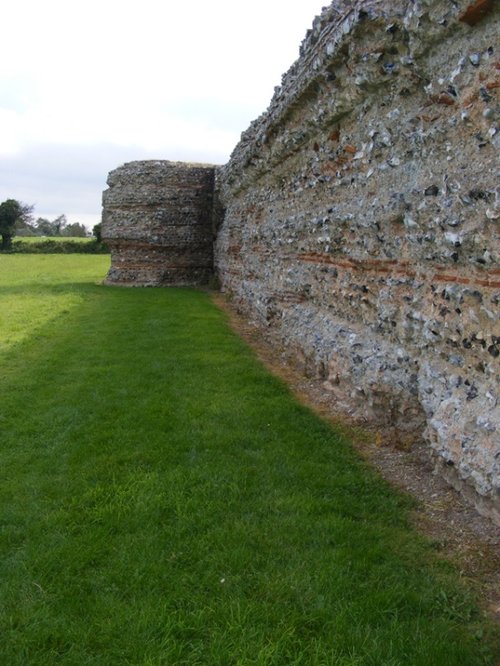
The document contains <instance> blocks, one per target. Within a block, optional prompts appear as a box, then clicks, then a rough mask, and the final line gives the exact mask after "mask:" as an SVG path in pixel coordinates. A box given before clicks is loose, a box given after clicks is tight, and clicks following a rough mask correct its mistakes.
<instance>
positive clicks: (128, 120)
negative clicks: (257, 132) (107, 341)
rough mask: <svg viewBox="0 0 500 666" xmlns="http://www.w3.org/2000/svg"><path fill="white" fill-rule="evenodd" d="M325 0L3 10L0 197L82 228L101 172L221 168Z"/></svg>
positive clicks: (102, 179) (95, 211)
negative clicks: (152, 165) (142, 167)
mask: <svg viewBox="0 0 500 666" xmlns="http://www.w3.org/2000/svg"><path fill="white" fill-rule="evenodd" d="M325 4H328V0H251V2H250V1H246V2H243V1H242V0H210V1H208V0H176V1H175V2H174V1H172V0H141V1H140V2H135V3H131V2H129V1H128V0H86V1H85V2H78V3H77V2H68V0H44V1H43V2H40V0H16V2H9V3H5V6H4V7H2V25H3V29H2V38H1V40H0V202H1V201H4V200H5V199H10V198H12V199H17V200H19V201H21V202H22V203H23V204H29V205H33V206H34V216H35V218H36V217H46V218H48V219H54V218H55V217H57V216H59V215H61V214H63V213H64V214H65V215H66V216H67V218H68V221H69V222H80V223H83V224H85V225H86V226H87V227H88V228H90V229H91V228H92V226H93V225H94V224H96V223H97V222H99V221H100V215H101V195H102V191H103V190H104V189H106V178H107V174H108V172H109V171H111V170H112V169H114V168H116V167H118V166H120V165H121V164H123V163H124V162H129V161H132V160H141V159H168V160H186V161H196V162H209V163H213V164H224V163H225V162H226V161H227V160H228V158H229V155H230V153H231V151H232V150H233V148H234V147H235V145H236V143H237V142H238V140H239V137H240V134H241V132H243V131H244V130H245V129H246V128H247V127H248V125H249V124H250V122H251V121H252V120H254V119H255V118H257V117H258V116H259V115H260V114H261V113H262V112H263V111H265V109H266V108H267V107H268V105H269V102H270V101H271V97H272V95H273V92H274V87H275V86H278V85H279V84H280V82H281V75H282V74H283V73H284V72H285V71H286V70H288V69H289V67H290V66H291V65H292V63H293V62H294V61H295V60H296V59H297V57H298V52H299V46H300V43H301V41H302V39H303V38H304V36H305V33H306V31H307V29H308V28H310V27H311V25H312V21H313V19H314V16H315V15H317V14H319V13H320V12H321V8H322V7H323V6H324V5H325Z"/></svg>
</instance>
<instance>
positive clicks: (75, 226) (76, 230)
mask: <svg viewBox="0 0 500 666" xmlns="http://www.w3.org/2000/svg"><path fill="white" fill-rule="evenodd" d="M61 236H66V237H70V238H85V237H86V236H87V229H86V228H85V226H84V225H83V224H80V222H71V223H70V224H67V225H66V226H65V227H64V229H63V230H62V232H61Z"/></svg>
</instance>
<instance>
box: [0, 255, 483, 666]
mask: <svg viewBox="0 0 500 666" xmlns="http://www.w3.org/2000/svg"><path fill="white" fill-rule="evenodd" d="M37 262H39V263H37ZM68 262H72V263H68ZM105 268H106V258H105V257H100V256H82V257H77V258H75V257H66V256H52V257H39V256H5V257H0V273H1V276H0V286H1V294H2V296H1V298H2V305H1V308H2V315H5V310H6V308H7V309H9V308H11V307H12V306H13V303H15V302H17V301H18V300H20V302H24V303H25V304H26V305H27V306H28V304H29V308H30V311H31V312H32V313H33V319H31V317H30V316H26V315H23V313H22V308H21V307H20V308H19V309H18V310H17V311H16V315H15V318H17V319H18V324H17V325H13V324H12V323H11V319H10V318H9V319H7V318H6V317H5V316H3V317H2V322H1V325H2V328H5V326H6V325H7V326H8V327H10V329H9V330H10V333H9V336H10V340H11V341H10V343H9V345H8V346H5V345H4V348H3V349H2V351H1V352H0V362H1V367H2V375H1V379H0V427H1V444H0V475H1V485H0V507H1V513H0V553H1V555H0V634H1V637H2V638H1V640H0V663H2V664H8V665H9V666H17V665H19V666H21V665H22V666H25V665H33V666H34V665H36V666H38V665H40V666H42V665H45V664H50V665H52V664H65V665H71V666H73V665H83V664H85V665H87V664H88V665H90V664H92V665H96V664H98V665H102V666H111V665H115V664H116V665H120V666H122V665H130V666H132V665H139V664H140V665H145V666H146V665H147V666H153V665H154V666H157V665H158V666H159V665H171V664H172V665H173V664H175V665H176V664H189V665H202V664H203V665H206V664H210V665H214V666H215V665H233V664H234V665H239V666H246V665H250V664H255V665H259V666H264V665H266V666H267V665H271V664H272V665H289V664H290V665H306V666H308V665H317V666H320V665H321V666H323V665H332V666H333V665H342V666H344V665H345V666H347V665H349V666H354V665H360V664H362V665H365V664H366V665H383V666H396V665H400V664H401V665H404V666H409V665H411V666H420V665H421V666H446V665H450V666H452V665H458V664H460V665H467V664H469V665H472V664H474V665H476V664H493V663H494V650H495V647H494V642H493V634H492V633H489V632H490V628H489V627H488V625H487V623H486V621H485V620H484V619H483V618H482V617H481V616H480V614H479V613H478V611H477V609H476V608H475V605H474V601H473V598H472V595H471V593H470V592H469V591H468V590H467V589H465V588H463V587H462V586H461V585H460V582H459V580H458V577H457V573H456V572H454V571H453V570H452V568H451V567H450V566H448V565H447V564H446V563H445V562H443V561H440V560H438V559H437V558H436V556H435V554H434V552H433V550H432V548H431V547H430V546H429V545H428V544H427V543H426V542H425V541H424V540H423V539H422V538H421V537H419V536H418V535H417V534H416V533H415V532H414V531H412V530H411V529H410V528H409V526H408V520H407V513H408V509H409V500H407V499H406V498H404V497H402V496H400V495H398V494H396V493H395V492H394V491H393V490H391V489H390V488H389V487H388V485H387V484H386V483H384V482H383V481H382V480H380V479H379V478H378V477H377V476H376V474H375V473H373V472H372V471H370V470H369V469H368V468H367V467H366V465H365V464H364V463H363V462H361V461H360V460H359V458H358V457H357V455H356V454H355V453H354V452H353V450H352V449H351V447H350V445H349V443H348V442H347V441H345V439H344V438H343V437H342V436H341V435H340V434H338V433H337V432H336V431H335V430H334V429H332V428H331V427H330V426H329V425H327V424H325V423H324V422H322V421H320V420H319V419H318V418H316V417H315V416H314V415H313V414H312V413H311V412H310V411H308V410H307V409H306V408H304V407H302V406H301V405H299V404H297V402H295V401H294V400H293V399H292V398H291V397H290V395H289V393H288V391H287V390H286V388H285V387H284V386H283V384H281V383H280V382H279V381H278V380H277V379H275V378H273V377H271V376H270V375H269V374H268V373H267V372H266V371H265V369H263V368H262V367H261V366H260V365H259V363H258V362H257V361H256V360H255V358H254V356H253V354H252V353H251V352H250V351H249V350H248V348H247V347H246V346H245V345H244V344H243V343H242V342H241V341H240V340H239V339H238V338H236V337H235V336H234V335H233V334H232V333H231V332H230V330H229V328H228V327H227V325H226V320H225V316H224V315H223V314H222V313H221V312H219V311H218V310H217V309H215V308H214V306H213V305H212V304H211V302H210V300H209V298H208V297H207V295H206V294H203V293H200V292H196V291H192V290H175V289H168V290H167V289H147V290H133V289H131V290H124V289H116V288H112V287H103V286H99V285H97V284H95V283H96V282H97V281H98V279H99V278H100V277H102V276H103V275H104V273H105ZM23 299H24V301H23ZM46 303H48V304H49V306H48V307H47V309H46V306H45V304H46ZM6 322H8V323H7V324H6ZM21 329H24V332H21ZM12 331H14V333H13V332H12ZM2 339H3V334H2Z"/></svg>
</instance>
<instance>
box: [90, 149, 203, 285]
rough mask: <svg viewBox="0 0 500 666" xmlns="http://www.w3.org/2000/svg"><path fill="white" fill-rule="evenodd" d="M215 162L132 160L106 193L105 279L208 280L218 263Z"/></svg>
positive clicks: (195, 282)
mask: <svg viewBox="0 0 500 666" xmlns="http://www.w3.org/2000/svg"><path fill="white" fill-rule="evenodd" d="M214 171H215V169H214V167H213V166H211V165H206V164H184V163H181V162H169V161H166V160H165V161H158V160H150V161H141V162H129V163H127V164H124V165H123V166H121V167H119V168H118V169H115V170H114V171H112V172H111V173H110V174H109V176H108V185H109V189H107V190H106V191H105V192H104V194H103V220H102V222H103V223H102V235H103V240H104V241H105V242H106V244H107V245H108V246H109V247H110V249H111V268H110V271H109V273H108V276H107V279H106V282H107V283H108V284H119V285H126V286H155V285H177V286H183V285H201V284H206V283H207V282H208V280H209V278H210V277H211V275H212V268H213V233H212V198H213V187H214Z"/></svg>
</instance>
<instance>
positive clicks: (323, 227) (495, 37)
mask: <svg viewBox="0 0 500 666" xmlns="http://www.w3.org/2000/svg"><path fill="white" fill-rule="evenodd" d="M499 33H500V7H499V4H498V3H497V2H495V1H494V0H454V1H452V0H419V1H410V0H395V1H392V0H391V1H389V0H378V1H376V0H372V1H370V0H365V1H364V2H362V1H358V2H356V1H351V2H349V1H348V0H337V1H336V2H333V3H332V5H330V6H329V7H327V8H326V9H325V10H324V11H323V13H322V15H321V16H319V17H317V18H316V19H315V21H314V24H313V27H312V29H311V30H310V31H309V32H308V34H307V36H306V39H305V40H304V42H303V44H302V46H301V50H300V57H299V59H298V60H297V61H296V62H295V63H294V64H293V65H292V67H291V69H290V70H289V71H288V72H287V73H286V74H285V75H284V76H283V79H282V84H281V86H279V87H278V88H276V90H275V94H274V97H273V99H272V101H271V103H270V106H269V108H268V110H267V111H266V112H265V113H264V114H263V115H262V116H261V117H260V118H258V119H257V120H256V121H254V122H253V123H252V124H251V126H250V128H249V129H248V130H247V131H245V132H244V133H243V134H242V137H241V141H240V142H239V144H238V145H237V146H236V148H235V149H234V151H233V153H232V156H231V158H230V161H229V162H228V163H227V164H226V165H225V166H223V167H221V168H218V169H217V170H216V174H215V183H216V184H215V191H214V201H215V203H216V206H215V207H214V206H213V201H212V194H211V192H208V188H207V190H206V191H205V195H204V197H205V199H204V200H203V202H202V201H201V199H200V202H199V203H200V205H201V208H203V207H204V206H211V208H210V211H208V209H207V210H205V213H203V214H201V213H200V215H201V217H203V216H205V217H203V219H204V220H205V221H207V220H208V219H209V218H210V224H211V225H212V232H213V233H214V234H216V237H215V243H214V267H215V271H216V274H217V277H218V279H219V281H220V284H221V289H222V291H223V292H225V293H226V294H228V295H229V296H230V297H231V299H232V300H233V302H234V303H235V304H236V305H237V307H238V308H239V309H240V310H241V311H243V312H245V313H246V314H247V316H248V317H249V318H251V319H252V320H253V321H254V322H256V323H257V325H258V326H260V327H261V328H262V330H263V331H265V332H266V335H267V336H268V338H269V339H271V340H272V341H273V343H274V344H275V345H276V348H277V349H278V348H279V350H280V353H282V354H283V355H284V356H286V357H287V358H289V359H290V360H291V362H294V363H299V364H300V365H301V367H302V368H303V369H304V371H305V372H307V373H309V374H310V375H312V376H315V377H318V378H321V379H322V381H323V384H322V385H323V387H324V392H325V395H327V396H328V397H329V403H330V404H331V409H332V411H333V412H336V413H339V414H343V415H345V416H347V417H349V418H351V419H353V420H356V421H358V422H361V423H364V424H369V425H375V426H377V427H380V428H381V429H382V430H386V431H388V432H389V431H390V432H391V433H392V436H393V437H397V438H399V439H400V440H401V441H404V442H407V443H409V444H411V442H412V441H421V440H424V441H425V442H427V444H428V447H429V451H430V452H431V453H432V457H433V460H434V463H435V465H436V467H437V468H438V469H439V471H440V473H441V474H442V475H443V476H444V477H445V478H446V479H447V480H448V481H449V482H450V483H452V484H453V485H454V486H455V487H456V488H457V489H459V490H461V492H463V493H464V494H465V495H466V496H468V497H470V499H472V500H473V501H474V503H475V504H476V506H477V507H478V509H479V510H480V511H481V512H482V513H484V514H487V515H489V516H491V517H492V518H493V519H494V520H496V521H497V522H499V523H500V502H499V492H500V484H499V476H498V473H499V465H500V405H499V398H498V386H499V366H500V359H499V353H500V325H499V300H500V267H499V261H498V260H499V241H498V236H499V226H500V187H499V178H498V176H499V163H498V155H499V151H498V149H499V145H500V133H499V127H498V125H499V119H500V102H499V91H500V39H499ZM141 164H149V165H150V167H151V169H152V173H154V172H155V170H156V167H154V166H153V164H152V163H132V165H128V166H127V165H125V167H122V169H125V170H127V168H128V169H129V171H130V169H132V171H133V170H134V169H138V170H139V171H140V169H141V167H140V165H141ZM154 164H158V165H160V164H163V165H165V164H171V163H154ZM133 165H136V166H133ZM148 168H149V167H148ZM158 168H160V167H158ZM161 168H166V167H165V166H163V167H161ZM132 171H131V172H130V173H129V174H128V175H127V178H128V177H129V176H130V180H129V181H127V183H125V184H124V185H121V184H118V181H119V177H120V178H121V175H120V169H118V170H117V171H115V172H112V174H111V176H110V178H111V180H110V190H108V194H107V195H105V202H104V233H103V235H104V237H105V238H106V240H107V242H110V241H111V246H112V251H114V259H113V266H112V269H111V272H110V276H109V281H110V282H116V281H118V282H124V281H125V282H126V281H127V279H123V276H127V275H130V273H129V272H128V271H129V270H130V267H131V266H133V265H135V264H137V266H138V267H140V266H142V267H143V268H144V271H145V272H143V273H141V271H142V270H143V268H138V269H137V270H136V272H135V277H134V279H133V280H132V282H133V283H136V284H141V283H144V284H175V283H176V277H175V270H173V272H170V273H168V278H167V279H163V278H162V279H160V280H158V279H157V278H155V279H154V280H150V279H149V278H147V275H148V270H147V269H146V268H145V266H146V264H147V263H148V262H149V261H150V259H149V258H148V259H147V260H146V259H145V257H146V256H148V257H150V256H151V255H150V254H148V253H150V252H151V250H150V249H149V248H150V247H152V248H158V246H162V247H165V244H166V245H168V244H169V243H170V244H171V246H172V247H173V245H175V244H176V243H177V240H176V239H177V236H176V235H175V233H176V232H175V233H173V231H174V228H175V226H176V225H175V224H174V225H173V226H171V227H170V228H168V223H167V225H166V226H163V223H162V222H161V221H160V217H155V215H156V213H155V212H154V211H155V207H156V206H159V209H160V210H165V208H164V207H162V206H163V203H161V202H162V201H163V200H162V199H161V197H162V195H161V192H162V191H163V190H162V187H163V186H162V185H161V182H160V180H158V197H159V200H161V201H159V202H157V203H155V202H153V203H151V205H148V206H144V205H143V204H144V197H143V195H142V194H140V193H141V191H142V187H143V182H144V181H143V180H141V179H140V178H137V179H135V181H134V178H133V173H132ZM121 173H122V174H123V173H124V172H123V171H122V172H121ZM206 175H207V179H208V172H207V174H206ZM154 178H156V176H154ZM211 178H213V172H212V176H211ZM117 179H118V180H117ZM134 182H135V184H134ZM207 183H208V180H207ZM155 187H156V185H155ZM169 187H170V186H169ZM172 187H173V189H172V190H168V188H167V191H170V193H171V194H172V192H173V190H175V189H176V188H178V189H179V191H181V190H182V187H183V185H182V176H179V180H178V182H177V185H176V184H175V183H174V184H173V186H172ZM120 188H123V189H122V190H121V189H120ZM146 189H147V188H146ZM122 191H123V192H126V193H127V195H126V196H127V197H129V199H130V202H129V200H128V199H127V202H126V205H125V206H124V205H123V202H124V199H123V197H122V194H121V192H122ZM169 196H170V195H169ZM200 196H201V195H200ZM106 197H107V198H106ZM141 197H142V199H141V202H142V203H139V204H138V207H137V208H134V206H135V204H136V200H137V199H140V198H141ZM160 204H161V205H160ZM169 206H170V204H169ZM127 207H129V208H127ZM125 208H127V210H130V211H133V212H134V215H136V213H137V215H136V216H135V217H134V216H132V217H130V220H135V221H134V222H127V223H126V224H125V227H126V228H127V229H129V231H126V232H125V231H123V229H122V227H123V220H124V219H126V218H124V217H123V216H122V217H120V215H121V213H120V211H121V210H122V209H123V210H124V209H125ZM169 210H170V211H171V214H172V219H173V218H174V217H175V214H176V213H175V210H176V204H175V202H174V203H172V205H171V207H170V208H169ZM214 210H215V211H217V213H214ZM146 212H147V215H146V217H143V216H144V215H145V213H146ZM186 213H187V217H186V218H184V219H186V220H187V218H189V219H190V220H191V218H190V217H189V213H188V210H187V208H186ZM169 215H170V213H168V215H166V217H165V218H162V219H171V218H170V217H169ZM148 216H149V217H148ZM151 216H152V217H151ZM207 216H208V217H207ZM153 218H154V219H155V220H156V222H155V223H153V222H152V221H151V220H152V219H153ZM144 219H147V220H149V221H148V222H147V224H144V225H143V222H142V221H141V220H144ZM192 219H193V220H195V219H198V218H197V217H196V216H194V217H193V218H192ZM207 224H208V223H207ZM141 225H143V226H144V228H143V230H142V231H140V232H137V234H136V235H134V234H135V232H134V234H131V232H130V229H133V228H135V229H139V228H140V227H141ZM189 225H190V222H186V229H187V228H188V227H189ZM181 226H182V225H181ZM194 226H196V224H195V225H194ZM205 228H207V227H205ZM153 230H154V233H153ZM183 233H184V232H183ZM189 233H191V232H189ZM189 233H187V236H186V242H184V241H182V243H181V244H180V245H179V246H178V247H179V248H181V250H179V251H178V252H177V251H175V252H174V254H177V255H178V256H183V253H184V251H185V252H188V251H189V247H190V242H189V238H188V236H189ZM181 235H182V234H181ZM157 237H158V238H159V237H161V238H162V239H163V240H162V241H161V242H160V243H157V241H156V240H155V238H157ZM197 238H198V237H197ZM125 239H126V241H127V242H126V243H124V242H123V241H124V240H125ZM204 239H205V240H204V241H203V243H202V245H203V247H205V248H207V254H206V255H204V256H205V259H207V257H208V254H209V252H208V232H207V235H206V236H204ZM205 241H206V244H204V243H205ZM195 245H196V243H194V245H193V247H194V246H195ZM210 247H211V241H210ZM136 248H137V249H136ZM161 253H163V250H161V252H160V255H159V256H158V260H157V261H156V259H154V261H153V263H154V265H155V271H156V273H155V275H160V274H161V270H162V265H163V261H164V260H165V256H166V255H163V259H162V256H161ZM139 256H140V257H142V259H140V261H139V260H137V261H136V258H138V257H139ZM120 257H123V265H120V261H121V260H122V259H120ZM168 261H170V259H169V260H168ZM165 266H166V268H165V270H167V271H168V270H170V267H173V266H174V265H173V264H172V263H171V264H168V263H166V264H165ZM204 266H205V268H206V269H207V271H208V272H209V270H208V265H205V264H204ZM134 270H135V269H134ZM208 272H207V273H203V276H204V277H206V276H207V275H208ZM200 275H201V274H200ZM183 276H184V274H183V273H182V271H181V272H180V273H179V274H178V279H177V283H179V284H185V283H186V282H188V280H187V279H184V277H183ZM129 282H130V280H129ZM199 282H200V280H197V281H196V280H195V281H194V282H193V283H195V284H199Z"/></svg>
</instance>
